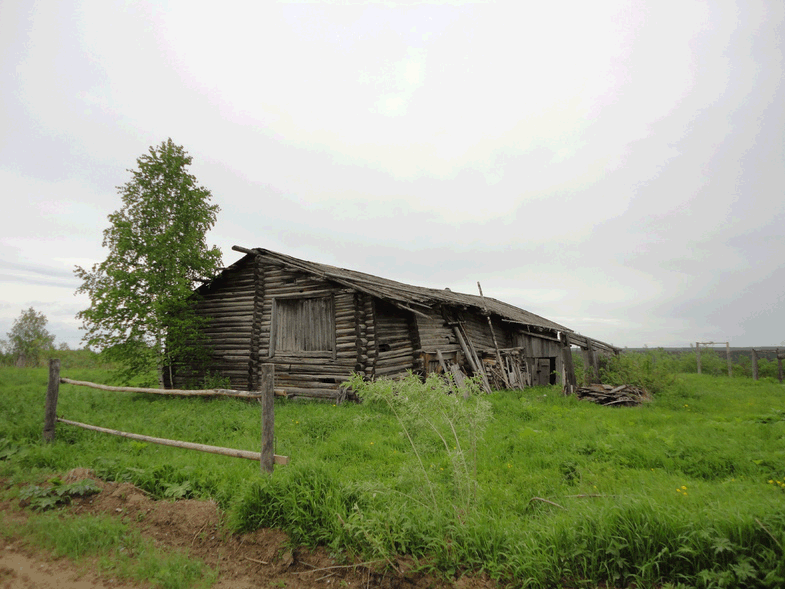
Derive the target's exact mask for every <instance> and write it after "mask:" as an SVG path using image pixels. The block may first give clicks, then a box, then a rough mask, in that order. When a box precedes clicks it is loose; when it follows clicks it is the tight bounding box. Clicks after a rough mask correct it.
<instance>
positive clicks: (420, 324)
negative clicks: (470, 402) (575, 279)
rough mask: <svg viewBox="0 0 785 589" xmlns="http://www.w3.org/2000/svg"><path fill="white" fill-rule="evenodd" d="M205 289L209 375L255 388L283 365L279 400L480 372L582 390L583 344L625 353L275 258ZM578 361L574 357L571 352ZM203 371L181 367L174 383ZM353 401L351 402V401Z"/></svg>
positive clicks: (479, 301) (474, 303)
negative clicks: (359, 381) (360, 379)
mask: <svg viewBox="0 0 785 589" xmlns="http://www.w3.org/2000/svg"><path fill="white" fill-rule="evenodd" d="M232 249H234V250H236V251H239V252H242V253H245V254H246V255H245V256H244V257H243V258H242V259H240V260H238V261H237V262H236V263H234V264H232V265H231V266H229V267H228V268H226V269H224V270H223V271H222V272H221V273H220V274H219V275H218V276H217V277H216V278H215V279H213V280H212V281H210V282H209V283H207V284H204V285H203V286H201V287H200V288H198V289H197V291H196V292H197V293H198V295H199V297H198V303H197V312H198V314H199V315H201V316H204V317H207V318H209V322H208V323H207V327H206V328H205V331H204V335H205V336H206V337H205V342H206V345H207V346H208V350H209V355H210V361H209V364H208V365H207V366H206V367H205V368H203V370H204V369H206V370H209V371H210V372H211V373H213V374H220V375H223V376H225V377H228V378H229V379H230V381H231V386H232V388H236V389H245V390H253V389H256V388H257V386H258V382H259V371H260V366H261V365H262V364H264V363H272V364H274V365H275V385H274V386H275V389H276V393H277V394H279V395H280V394H285V395H287V396H297V397H313V398H328V399H337V400H341V399H342V398H344V397H345V395H346V394H347V391H344V390H342V389H341V386H340V385H341V383H343V382H345V381H346V379H347V378H348V377H349V376H350V374H351V373H352V372H353V371H355V372H359V373H361V374H364V375H365V377H367V378H376V377H382V376H386V377H399V376H404V375H406V374H407V373H408V371H414V372H416V373H419V374H422V375H427V374H429V373H431V372H444V371H450V372H452V373H453V374H455V375H456V379H460V378H461V377H462V376H463V375H464V374H466V375H472V374H480V375H481V376H482V379H483V386H484V387H485V388H486V390H490V389H491V388H523V387H524V386H533V385H544V384H549V383H550V384H553V383H555V382H556V379H557V376H560V377H561V379H562V382H565V383H568V384H569V383H574V380H575V376H574V373H573V368H572V356H571V354H570V353H569V350H570V346H571V345H577V346H580V347H581V348H583V349H584V350H586V351H587V352H589V357H590V358H591V354H592V353H596V352H598V351H599V352H609V351H610V352H613V351H615V348H613V347H612V346H609V345H607V344H604V343H602V342H599V341H597V340H592V339H589V338H586V337H584V336H581V335H578V334H576V333H574V332H573V331H572V330H570V329H568V328H567V327H564V326H563V325H559V324H558V323H554V322H553V321H549V320H548V319H544V318H543V317H540V316H538V315H535V314H533V313H529V312H528V311H524V310H523V309H519V308H517V307H514V306H512V305H508V304H507V303H503V302H501V301H497V300H495V299H493V298H489V297H483V296H481V295H468V294H460V293H457V292H452V291H450V290H449V289H444V290H438V289H432V288H422V287H418V286H411V285H408V284H402V283H400V282H395V281H393V280H387V279H384V278H379V277H377V276H372V275H370V274H365V273H362V272H355V271H352V270H345V269H343V268H336V267H334V266H328V265H325V264H318V263H316V262H308V261H305V260H300V259H297V258H293V257H291V256H287V255H284V254H279V253H276V252H272V251H269V250H265V249H258V248H257V249H252V250H251V249H246V248H242V247H239V246H234V247H233V248H232ZM565 352H566V353H565ZM194 376H196V375H195V373H194V370H192V369H191V368H188V367H181V368H180V369H179V370H176V371H175V373H174V382H171V383H168V384H169V385H170V386H183V385H184V384H185V381H186V380H187V379H188V378H193V377H194ZM349 394H350V393H349Z"/></svg>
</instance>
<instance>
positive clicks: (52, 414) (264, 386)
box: [43, 358, 289, 472]
mask: <svg viewBox="0 0 785 589" xmlns="http://www.w3.org/2000/svg"><path fill="white" fill-rule="evenodd" d="M274 370H275V368H274V366H273V365H272V364H263V365H262V372H261V374H260V377H261V378H260V379H259V381H260V385H261V387H260V388H261V390H259V391H234V390H229V389H204V390H197V391H190V390H180V389H149V388H142V387H113V386H109V385H102V384H98V383H94V382H87V381H80V380H71V379H69V378H60V360H59V359H56V358H53V359H51V360H49V384H48V387H47V391H46V409H45V411H44V432H43V437H44V440H45V441H47V442H53V441H54V439H55V424H56V423H57V422H60V423H64V424H66V425H73V426H75V427H80V428H83V429H87V430H92V431H97V432H102V433H106V434H111V435H114V436H121V437H124V438H129V439H132V440H141V441H144V442H150V443H153V444H161V445H163V446H174V447H177V448H185V449H188V450H197V451H199V452H209V453H211V454H221V455H223V456H233V457H235V458H246V459H248V460H258V461H259V465H260V469H261V470H262V472H272V471H273V464H281V465H284V464H288V463H289V457H288V456H278V455H277V454H275V453H274V452H273V442H274V437H273V433H274V429H275V412H274V409H273V395H274V392H273V382H274V380H275V373H274ZM60 383H63V384H70V385H76V386H84V387H90V388H94V389H100V390H104V391H113V392H125V393H149V394H155V395H174V396H189V397H196V396H226V397H235V398H245V399H259V400H260V402H261V405H262V436H261V450H262V451H261V452H250V451H248V450H236V449H234V448H224V447H221V446H210V445H207V444H196V443H193V442H184V441H181V440H168V439H166V438H156V437H152V436H144V435H141V434H133V433H130V432H124V431H120V430H115V429H109V428H104V427H99V426H97V425H90V424H87V423H80V422H78V421H71V420H68V419H63V418H62V417H57V400H58V397H59V394H60Z"/></svg>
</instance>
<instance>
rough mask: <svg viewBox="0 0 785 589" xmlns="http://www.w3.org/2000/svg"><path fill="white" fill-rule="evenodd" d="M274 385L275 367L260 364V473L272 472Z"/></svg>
mask: <svg viewBox="0 0 785 589" xmlns="http://www.w3.org/2000/svg"><path fill="white" fill-rule="evenodd" d="M274 384H275V365H274V364H262V365H261V366H260V370H259V390H260V391H261V392H262V398H261V401H262V457H261V460H259V467H260V469H261V471H262V473H265V472H273V462H274V460H275V449H274V437H273V436H274V433H275V410H274V409H273V398H274V396H275V392H274V391H273V387H274Z"/></svg>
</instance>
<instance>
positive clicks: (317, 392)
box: [283, 387, 342, 399]
mask: <svg viewBox="0 0 785 589" xmlns="http://www.w3.org/2000/svg"><path fill="white" fill-rule="evenodd" d="M283 391H284V393H286V395H287V396H290V397H294V396H296V397H310V398H314V399H337V398H338V397H340V396H341V395H342V394H341V390H340V389H304V388H301V387H288V388H284V389H283Z"/></svg>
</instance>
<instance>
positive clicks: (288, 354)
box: [269, 293, 337, 360]
mask: <svg viewBox="0 0 785 589" xmlns="http://www.w3.org/2000/svg"><path fill="white" fill-rule="evenodd" d="M305 299H329V301H330V303H329V304H330V311H331V322H332V325H331V329H330V347H331V348H332V349H330V350H318V351H306V350H284V351H278V352H276V349H275V348H276V342H277V339H278V337H277V336H278V301H279V300H282V301H292V300H305ZM271 311H272V313H271V318H270V355H269V357H270V358H324V359H327V360H335V359H336V357H337V350H336V345H335V344H336V343H335V339H336V337H335V329H336V326H335V295H334V294H329V295H324V294H319V295H308V294H305V293H304V294H294V295H282V296H275V297H272V309H271Z"/></svg>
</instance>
